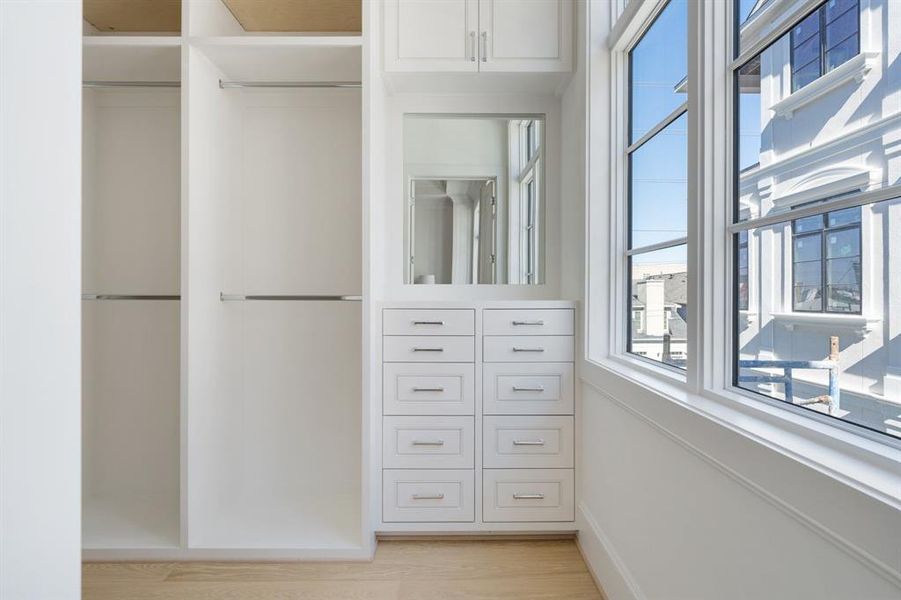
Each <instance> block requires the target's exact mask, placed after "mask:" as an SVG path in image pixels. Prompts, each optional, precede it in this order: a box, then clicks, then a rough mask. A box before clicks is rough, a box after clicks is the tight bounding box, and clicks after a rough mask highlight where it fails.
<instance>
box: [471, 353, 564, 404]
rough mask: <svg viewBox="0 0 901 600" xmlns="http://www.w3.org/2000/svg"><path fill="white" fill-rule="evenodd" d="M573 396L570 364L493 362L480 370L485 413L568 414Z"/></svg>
mask: <svg viewBox="0 0 901 600" xmlns="http://www.w3.org/2000/svg"><path fill="white" fill-rule="evenodd" d="M573 398H574V387H573V365H572V364H571V363H547V364H529V365H518V364H515V363H494V364H486V365H485V366H484V370H483V372H482V399H483V411H482V412H483V413H484V414H486V415H571V414H573Z"/></svg>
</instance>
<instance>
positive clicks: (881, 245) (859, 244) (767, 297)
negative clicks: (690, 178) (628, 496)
mask: <svg viewBox="0 0 901 600" xmlns="http://www.w3.org/2000/svg"><path fill="white" fill-rule="evenodd" d="M743 1H744V0H736V11H735V12H736V13H737V12H739V10H738V9H739V7H740V6H741V3H742V2H743ZM745 6H746V5H745ZM755 6H758V5H756V4H755ZM760 6H764V5H763V4H760ZM754 10H763V9H762V8H760V9H754ZM859 12H860V7H859V5H858V2H857V0H829V1H827V2H825V3H822V4H820V5H819V6H818V7H817V8H816V10H815V11H814V12H812V13H810V14H807V15H802V16H799V17H798V18H797V20H796V21H795V22H789V23H779V24H777V23H767V22H765V21H766V19H765V17H764V16H763V14H762V13H761V14H759V15H757V16H755V14H754V11H753V10H752V12H751V16H750V17H748V18H747V20H746V21H745V23H754V26H748V25H747V24H736V26H735V31H736V35H737V40H736V44H734V45H735V46H736V47H737V48H738V49H739V56H738V58H737V60H735V62H734V63H733V64H732V65H731V66H730V67H729V68H730V69H732V73H731V80H732V84H733V86H734V88H733V90H732V92H733V94H734V96H733V97H734V98H736V99H737V102H734V103H733V105H732V106H733V108H732V109H731V110H732V111H733V113H732V114H731V115H730V118H731V120H732V127H731V132H732V139H731V141H732V149H733V152H732V167H731V174H732V182H733V188H732V192H733V202H732V224H731V225H730V226H729V227H728V228H727V231H728V236H729V237H728V238H727V241H728V244H729V246H730V248H731V251H732V253H733V254H732V261H731V265H732V268H733V270H732V277H731V281H732V291H731V296H732V299H733V302H732V308H733V310H732V314H731V321H732V322H731V327H732V344H733V349H732V351H733V356H732V373H731V375H732V383H733V387H734V388H738V389H740V390H743V391H748V392H752V393H754V394H756V395H758V396H760V397H767V398H769V399H771V400H775V401H779V402H781V403H783V404H784V405H785V406H789V407H791V410H796V411H801V412H803V413H805V414H811V413H813V412H816V413H819V414H820V415H826V416H828V417H832V418H833V419H836V420H838V419H840V420H841V421H843V422H845V423H850V424H853V425H856V426H860V427H864V428H867V429H870V430H872V431H876V432H880V433H882V434H887V435H891V436H895V437H901V426H899V423H901V418H899V417H901V410H899V406H901V377H899V376H898V373H901V352H898V349H899V348H901V346H899V345H898V340H899V339H901V338H899V336H897V335H896V334H894V333H891V330H892V327H894V325H893V323H894V322H895V319H897V318H898V315H899V314H901V303H899V298H901V281H899V280H901V277H899V276H898V275H897V274H899V273H901V264H898V261H899V257H901V191H899V192H897V193H896V190H901V182H899V180H898V178H897V177H896V176H895V175H894V174H893V171H891V169H892V166H891V159H890V157H889V155H890V150H889V146H887V144H889V143H890V142H888V140H894V139H897V137H898V136H899V135H901V125H899V124H898V121H897V120H895V119H894V116H895V115H897V106H895V105H892V106H888V100H889V98H890V97H891V94H893V93H894V91H893V90H894V88H892V87H891V85H890V82H891V81H893V79H892V77H893V76H894V66H893V65H891V66H889V67H879V66H878V65H877V66H875V67H874V68H873V69H872V70H871V71H870V72H869V74H868V75H867V78H866V87H863V82H861V81H856V80H852V81H848V82H846V83H845V84H844V85H843V86H841V87H839V88H835V89H832V90H825V91H823V93H822V94H820V95H818V96H816V97H814V98H810V99H808V100H809V101H808V102H807V103H805V104H804V106H803V108H802V109H801V112H799V113H798V115H797V117H796V118H794V119H786V118H782V117H780V116H777V115H776V114H775V112H774V110H773V106H774V104H775V103H777V102H778V101H780V100H781V98H782V96H783V94H782V93H781V91H782V85H783V83H782V81H783V80H782V76H783V74H784V73H786V72H789V71H791V73H792V87H793V89H798V88H800V87H802V86H803V85H806V84H808V83H810V82H811V81H813V80H814V79H816V78H817V77H820V76H821V75H823V74H824V73H828V72H829V71H830V70H832V69H834V68H836V67H837V66H838V65H840V64H842V63H844V62H845V61H847V60H848V59H849V58H851V57H853V56H854V55H855V54H857V53H858V51H859V47H860V39H859V35H860V34H859V27H858V22H859ZM738 18H741V17H740V16H739V17H738ZM868 18H869V19H871V22H870V25H871V26H872V27H873V29H874V30H875V31H892V27H891V25H892V23H891V22H890V19H891V18H892V17H891V16H890V15H887V14H883V13H881V12H879V11H870V13H869V17H868ZM767 27H769V28H770V29H769V30H768V29H766V28H767ZM774 27H778V28H779V29H780V30H781V31H784V33H782V34H781V35H779V36H776V37H775V39H773V40H772V42H771V43H770V44H768V45H766V46H765V47H763V48H762V49H761V47H760V46H759V45H758V44H759V41H760V40H761V39H765V38H766V36H767V35H768V34H769V32H770V31H772V28H774ZM879 39H880V41H881V43H882V44H883V47H882V51H883V52H889V51H890V48H891V44H892V43H893V42H891V41H890V40H888V39H884V38H883V37H880V38H879ZM742 48H747V49H749V50H747V51H745V52H744V53H742V52H741V49H742ZM787 49H790V50H791V52H790V53H789V52H788V51H787ZM789 61H790V62H791V64H789ZM854 86H858V87H856V88H855V87H854ZM861 118H863V119H864V120H862V121H861V120H860V119H861ZM871 122H873V123H880V125H879V126H877V127H868V126H867V125H866V124H867V123H871ZM701 135H702V136H704V135H707V133H706V132H702V133H701ZM758 163H759V164H758ZM755 165H756V166H755ZM842 181H848V183H846V184H844V185H845V186H847V187H843V185H842V184H841V183H840V182H842ZM857 181H860V182H862V183H860V184H859V185H858V184H857V183H856V182H857ZM799 197H800V198H805V201H804V202H792V199H793V198H799ZM864 257H865V258H866V263H864ZM864 265H865V268H864ZM864 297H865V298H866V302H867V310H864V305H863V300H864ZM749 305H750V306H752V307H753V309H752V310H751V311H750V313H749V314H741V313H740V311H745V310H747V308H748V307H749ZM716 333H717V331H716V330H715V331H714V335H716Z"/></svg>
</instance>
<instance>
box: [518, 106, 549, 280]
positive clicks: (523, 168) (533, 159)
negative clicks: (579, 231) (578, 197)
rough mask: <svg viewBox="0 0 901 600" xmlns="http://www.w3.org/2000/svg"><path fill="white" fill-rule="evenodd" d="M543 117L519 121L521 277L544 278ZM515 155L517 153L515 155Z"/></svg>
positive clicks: (528, 278)
mask: <svg viewBox="0 0 901 600" xmlns="http://www.w3.org/2000/svg"><path fill="white" fill-rule="evenodd" d="M543 129H544V127H543V121H542V120H541V119H537V118H533V119H522V120H521V121H520V122H519V124H518V132H519V135H518V145H519V152H518V157H519V163H518V164H517V165H516V169H515V170H514V173H515V177H516V182H515V183H516V185H517V186H518V190H519V229H520V235H519V244H518V245H519V253H520V256H521V257H522V260H520V261H519V277H520V281H521V282H522V283H525V284H534V283H540V282H541V276H542V273H540V272H539V270H540V266H539V265H540V262H541V261H540V257H539V256H538V251H539V243H538V242H539V235H540V232H539V228H540V227H541V224H540V222H539V221H540V219H538V215H539V211H540V210H541V196H542V194H541V189H542V185H543V182H542V181H541V164H542V157H543V156H544V131H543ZM514 156H516V155H514Z"/></svg>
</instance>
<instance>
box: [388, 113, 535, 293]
mask: <svg viewBox="0 0 901 600" xmlns="http://www.w3.org/2000/svg"><path fill="white" fill-rule="evenodd" d="M543 129H544V119H543V117H541V116H535V115H531V116H522V117H515V118H513V117H485V116H459V115H406V116H405V118H404V171H405V182H406V187H405V191H406V196H407V211H406V219H407V223H406V225H407V228H406V232H407V239H406V257H405V260H406V281H407V283H414V284H433V283H437V284H473V283H480V284H538V283H543V281H544V225H543V215H544V204H545V203H544V171H543V169H544V162H545V161H544V144H543V138H544V135H543V134H544V132H543Z"/></svg>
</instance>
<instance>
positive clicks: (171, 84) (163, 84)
mask: <svg viewBox="0 0 901 600" xmlns="http://www.w3.org/2000/svg"><path fill="white" fill-rule="evenodd" d="M81 85H82V87H86V88H120V87H142V88H180V87H181V82H180V81H84V82H82V84H81Z"/></svg>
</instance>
